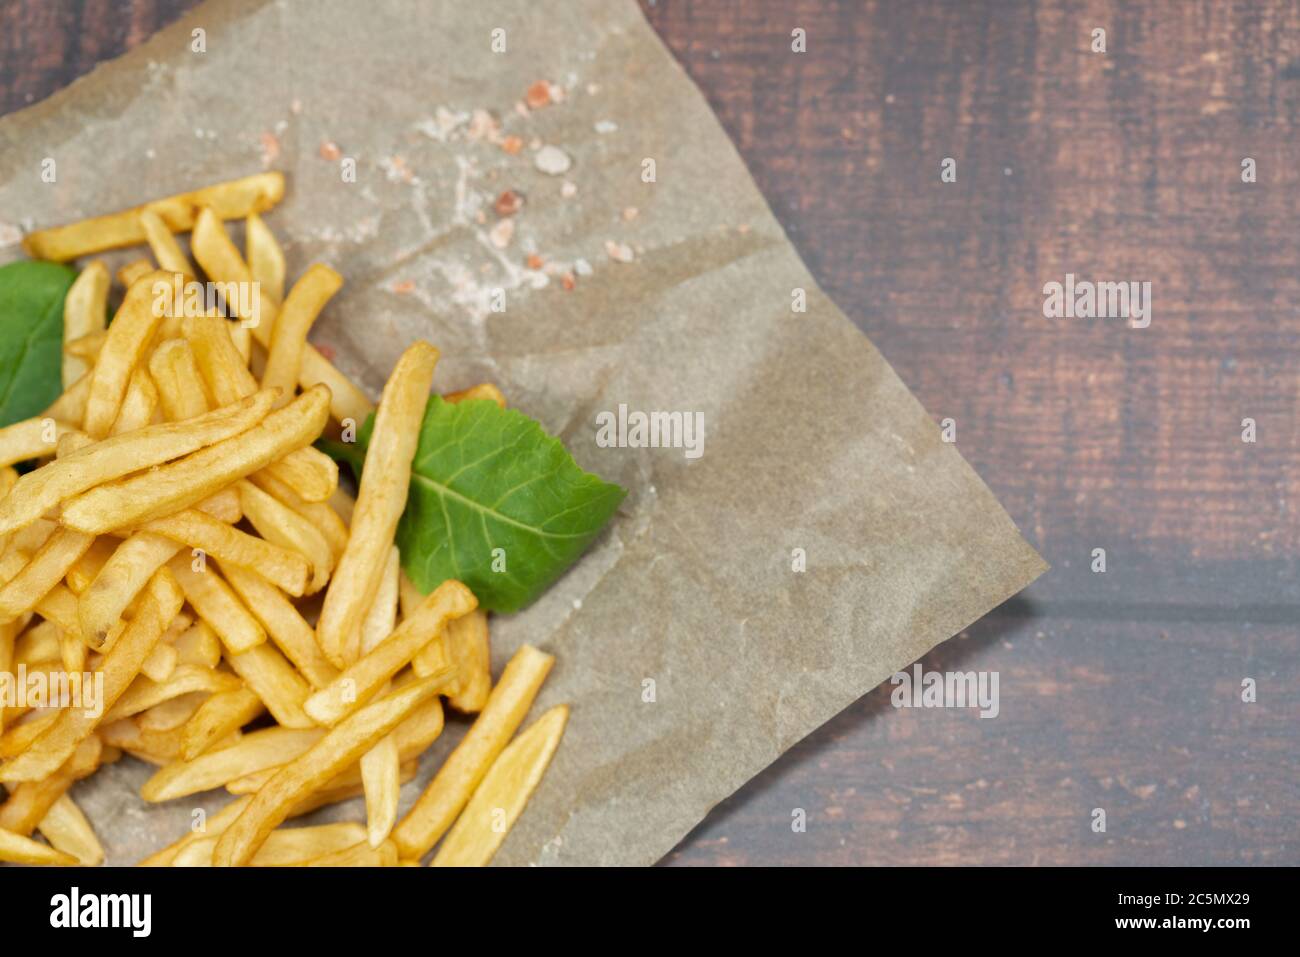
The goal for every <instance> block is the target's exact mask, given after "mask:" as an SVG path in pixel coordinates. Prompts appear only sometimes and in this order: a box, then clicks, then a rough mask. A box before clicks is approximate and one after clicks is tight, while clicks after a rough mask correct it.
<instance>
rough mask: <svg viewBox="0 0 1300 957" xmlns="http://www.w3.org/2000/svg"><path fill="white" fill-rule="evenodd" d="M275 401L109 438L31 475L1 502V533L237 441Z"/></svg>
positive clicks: (267, 397)
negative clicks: (124, 480)
mask: <svg viewBox="0 0 1300 957" xmlns="http://www.w3.org/2000/svg"><path fill="white" fill-rule="evenodd" d="M272 398H273V393H271V392H259V393H257V394H255V395H253V396H250V397H249V398H247V399H241V400H240V401H239V402H237V403H235V404H233V405H229V406H225V407H223V408H220V409H217V410H216V411H215V412H209V413H207V414H204V415H200V416H197V417H196V418H192V419H186V420H185V421H183V422H170V423H164V424H161V425H151V426H148V427H147V428H142V429H138V430H136V431H135V432H132V433H129V434H126V435H118V436H114V437H112V438H108V439H104V440H103V441H101V442H95V443H92V444H91V445H87V446H86V447H84V448H82V449H79V450H77V451H75V452H72V453H70V454H68V455H66V456H62V457H60V458H59V459H57V460H55V461H54V462H51V463H49V464H47V465H45V466H42V467H41V468H39V469H36V470H35V471H32V472H28V473H27V474H26V475H24V476H22V478H20V479H19V480H18V483H17V484H16V485H15V486H14V488H13V490H12V491H11V492H10V493H9V494H8V495H7V496H6V497H5V498H4V499H3V500H0V532H6V531H10V530H12V529H16V528H21V527H22V526H24V525H27V524H28V523H30V522H33V521H35V520H36V519H37V518H39V517H40V516H42V515H44V514H45V513H46V512H47V511H49V510H50V509H52V508H54V507H55V506H56V505H58V504H59V503H60V502H63V501H66V500H67V499H69V498H71V497H72V496H74V495H78V494H80V493H82V492H85V491H86V490H88V489H93V488H94V487H95V486H97V485H102V484H104V483H106V482H111V481H113V480H115V479H119V478H121V477H122V476H124V475H129V474H130V473H131V472H136V471H139V470H141V469H150V468H152V467H153V466H155V465H160V464H162V463H163V462H167V461H170V460H171V459H176V458H180V457H181V456H185V455H189V454H190V453H192V452H196V451H199V450H201V449H203V448H205V447H208V446H213V445H215V444H218V443H221V442H225V441H227V440H229V439H232V438H236V437H238V436H240V435H241V434H243V433H245V432H247V431H248V430H249V429H251V428H253V427H255V426H256V425H258V423H260V422H262V421H264V420H265V419H266V417H267V412H268V411H269V410H270V407H271V399H272Z"/></svg>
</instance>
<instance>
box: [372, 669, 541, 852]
mask: <svg viewBox="0 0 1300 957" xmlns="http://www.w3.org/2000/svg"><path fill="white" fill-rule="evenodd" d="M554 663H555V659H554V657H552V656H551V655H548V654H545V653H544V652H541V651H538V650H537V649H536V648H533V647H532V646H530V645H522V646H520V648H519V650H518V651H517V652H515V654H514V657H513V658H511V659H510V662H509V663H508V664H507V665H506V668H505V671H504V672H502V674H501V680H500V681H498V682H497V686H496V687H495V688H493V689H492V694H491V695H490V696H489V697H488V703H487V705H486V706H485V707H484V708H483V711H482V713H480V714H479V716H478V718H477V719H476V720H475V721H474V724H473V725H472V726H471V727H470V729H469V731H468V732H467V733H466V734H465V737H463V738H461V740H460V743H459V744H458V745H456V749H455V750H454V751H452V752H451V755H450V756H449V757H448V758H447V760H446V762H445V763H444V764H443V766H442V767H441V768H440V769H439V770H438V773H437V774H436V775H435V776H434V779H433V780H432V781H431V782H430V783H429V786H428V787H427V788H426V789H425V791H424V793H423V794H421V795H420V797H419V799H418V800H417V801H416V802H415V806H414V807H412V808H411V810H410V811H408V812H407V814H406V817H404V818H402V820H401V821H399V822H398V824H397V827H395V828H394V829H393V840H394V841H395V842H396V843H397V849H398V851H399V852H400V853H401V856H402V858H403V859H404V860H414V859H418V858H421V857H423V856H424V855H425V854H426V853H427V852H428V851H429V849H430V848H432V847H433V845H435V844H437V843H438V839H439V838H440V837H442V836H443V834H445V833H446V832H447V829H448V828H449V827H451V825H452V822H453V821H455V820H456V816H457V815H458V814H460V812H461V810H462V809H463V808H464V807H465V804H466V803H467V802H468V801H469V799H470V797H471V795H473V793H474V790H475V789H476V788H477V787H478V785H479V783H480V782H481V781H482V780H483V776H484V775H485V774H486V773H487V770H488V768H489V767H490V766H491V765H492V762H493V761H495V760H496V757H497V755H498V754H500V753H501V751H502V750H503V749H504V748H505V746H506V744H507V743H508V742H509V741H510V738H511V736H512V735H513V734H514V733H515V731H516V730H517V729H518V728H519V725H520V724H521V723H522V722H523V720H524V716H525V715H527V714H528V709H529V707H531V706H532V703H533V699H534V698H535V697H536V696H537V692H538V690H539V689H540V688H541V686H542V682H543V681H545V680H546V676H547V675H548V674H549V673H550V670H551V666H552V665H553V664H554ZM426 680H427V679H426Z"/></svg>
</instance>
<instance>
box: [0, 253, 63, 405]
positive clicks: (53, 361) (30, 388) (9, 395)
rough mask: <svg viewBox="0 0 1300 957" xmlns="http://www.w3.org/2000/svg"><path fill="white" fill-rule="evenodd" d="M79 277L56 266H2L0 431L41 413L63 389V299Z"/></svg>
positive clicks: (37, 263) (28, 262) (35, 263)
mask: <svg viewBox="0 0 1300 957" xmlns="http://www.w3.org/2000/svg"><path fill="white" fill-rule="evenodd" d="M76 278H77V274H76V272H75V271H73V270H72V269H70V268H69V267H67V266H63V265H60V264H58V263H49V262H41V261H31V260H23V261H21V262H14V263H9V264H8V265H7V266H0V427H3V426H6V425H12V424H13V423H14V422H19V421H21V420H23V419H29V418H31V417H32V416H35V415H40V414H41V413H42V412H44V411H45V409H47V408H48V407H49V405H50V403H52V402H53V401H54V400H55V399H57V398H58V397H59V395H60V393H62V391H63V372H62V369H63V299H64V297H65V296H66V295H67V292H68V287H69V286H71V285H72V281H73V280H74V279H76Z"/></svg>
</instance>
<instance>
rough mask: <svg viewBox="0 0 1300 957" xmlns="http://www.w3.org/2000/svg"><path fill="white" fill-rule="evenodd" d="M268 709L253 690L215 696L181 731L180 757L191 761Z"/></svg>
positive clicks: (241, 690)
mask: <svg viewBox="0 0 1300 957" xmlns="http://www.w3.org/2000/svg"><path fill="white" fill-rule="evenodd" d="M263 710H265V706H264V705H263V704H262V699H261V698H259V697H258V696H257V695H256V694H255V693H254V692H253V691H252V690H251V689H249V688H247V687H244V688H240V689H239V690H238V691H227V692H224V693H222V694H214V695H213V696H212V697H211V698H209V699H208V700H207V701H205V702H204V703H203V704H202V705H201V706H200V707H199V710H198V711H196V712H194V717H192V718H190V720H189V721H187V722H185V724H184V726H183V727H182V728H181V757H182V758H183V759H184V760H186V761H192V760H194V759H195V758H197V757H198V756H199V755H200V754H203V753H204V752H205V751H207V750H209V749H210V748H211V747H212V746H213V744H215V743H216V742H218V741H220V740H221V739H223V738H225V737H226V736H228V735H229V734H231V733H232V732H234V731H238V730H239V729H240V728H242V727H243V726H244V725H246V724H248V722H250V721H252V720H253V719H254V718H256V717H257V716H258V715H260V714H261V713H262V712H263Z"/></svg>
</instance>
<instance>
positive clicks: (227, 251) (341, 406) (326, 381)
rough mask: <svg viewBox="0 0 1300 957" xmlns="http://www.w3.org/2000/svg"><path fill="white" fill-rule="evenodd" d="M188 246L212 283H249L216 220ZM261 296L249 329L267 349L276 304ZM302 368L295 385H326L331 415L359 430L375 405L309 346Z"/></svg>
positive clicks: (245, 270) (203, 226) (197, 232)
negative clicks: (253, 321) (255, 321)
mask: <svg viewBox="0 0 1300 957" xmlns="http://www.w3.org/2000/svg"><path fill="white" fill-rule="evenodd" d="M190 245H191V247H192V248H193V250H194V256H195V258H196V259H198V261H199V265H201V266H202V267H203V271H204V272H206V273H207V274H208V276H210V277H211V278H212V279H214V280H215V281H217V282H250V281H252V278H253V274H252V272H251V270H249V268H248V266H247V265H246V264H245V263H244V259H243V257H242V256H240V254H239V250H238V249H237V248H236V247H235V244H234V243H232V242H231V241H230V237H229V236H228V235H227V234H226V230H225V229H224V228H223V227H222V225H221V223H219V222H217V221H216V220H215V219H211V218H209V219H208V220H207V221H205V222H203V223H201V224H199V226H197V227H196V228H195V231H194V235H193V237H191V242H190ZM262 293H263V294H262V296H261V298H260V299H259V304H258V311H259V313H260V321H259V322H258V323H257V324H256V325H255V326H253V327H252V332H253V337H254V338H255V339H256V340H257V341H258V342H259V343H260V344H261V345H262V346H263V347H264V348H268V349H269V348H270V347H271V336H272V329H273V327H274V325H275V315H276V312H277V311H278V309H279V305H278V300H275V299H272V298H271V297H270V295H269V292H268V291H267V290H262ZM301 366H302V367H301V372H300V373H299V379H298V384H299V385H300V386H302V388H303V390H304V391H306V390H307V389H310V388H311V387H313V386H316V385H324V386H328V387H329V390H330V412H331V414H332V415H333V416H334V418H335V419H336V420H338V421H339V422H343V421H351V422H352V423H353V424H354V425H355V426H357V427H359V426H360V425H361V423H362V422H364V421H365V420H366V416H368V415H369V414H370V413H371V412H373V411H374V405H373V404H372V403H371V402H370V400H369V399H368V398H366V395H365V393H364V392H362V391H361V390H360V389H358V388H357V387H356V385H354V384H353V383H352V381H351V380H350V379H348V377H347V376H345V375H343V373H341V372H339V370H338V369H336V368H334V365H333V364H332V363H331V362H330V361H329V360H328V359H326V358H325V357H324V356H323V355H321V354H320V352H318V351H317V350H316V348H315V347H314V346H312V345H311V344H308V345H306V346H305V347H304V348H303V351H302V361H301Z"/></svg>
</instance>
